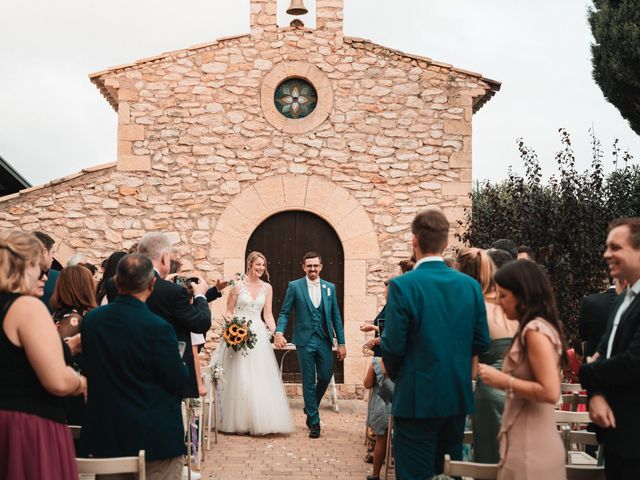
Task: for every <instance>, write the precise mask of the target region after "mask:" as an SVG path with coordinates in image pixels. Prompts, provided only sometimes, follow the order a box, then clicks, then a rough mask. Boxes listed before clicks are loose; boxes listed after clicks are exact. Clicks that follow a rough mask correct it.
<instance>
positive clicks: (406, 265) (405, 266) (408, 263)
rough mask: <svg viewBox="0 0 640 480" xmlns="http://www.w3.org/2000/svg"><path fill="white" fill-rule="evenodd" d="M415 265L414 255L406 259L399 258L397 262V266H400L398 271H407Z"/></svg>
mask: <svg viewBox="0 0 640 480" xmlns="http://www.w3.org/2000/svg"><path fill="white" fill-rule="evenodd" d="M415 265H416V259H415V257H413V256H412V257H411V258H407V259H406V260H400V262H398V267H400V273H407V272H410V271H411V270H413V267H415Z"/></svg>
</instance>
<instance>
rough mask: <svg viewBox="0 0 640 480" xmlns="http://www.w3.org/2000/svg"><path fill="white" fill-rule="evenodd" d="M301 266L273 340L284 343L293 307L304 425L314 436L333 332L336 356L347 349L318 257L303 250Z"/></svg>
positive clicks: (340, 357)
mask: <svg viewBox="0 0 640 480" xmlns="http://www.w3.org/2000/svg"><path fill="white" fill-rule="evenodd" d="M302 269H303V270H304V272H305V274H306V276H304V277H302V278H300V279H298V280H294V281H292V282H289V286H288V287H287V293H286V294H285V297H284V302H283V304H282V310H281V311H280V315H278V325H277V327H276V334H275V335H276V336H275V340H274V344H275V346H276V347H277V348H285V347H286V346H287V340H286V339H285V337H284V331H285V329H286V328H287V322H288V321H289V317H290V316H291V311H292V309H293V311H295V315H296V324H295V328H294V330H293V339H292V340H293V343H294V344H295V346H296V352H297V354H298V363H299V364H300V373H301V374H302V395H303V397H304V410H305V413H306V414H307V427H309V430H310V431H309V437H310V438H318V437H320V414H319V413H318V406H319V405H320V400H322V397H323V396H324V393H325V392H326V390H327V387H328V386H329V382H331V376H332V375H333V356H332V354H331V348H332V344H333V337H334V335H335V337H337V339H338V360H344V358H345V357H346V356H347V349H346V347H345V343H344V329H343V327H342V318H341V317H340V310H339V309H338V300H337V298H336V286H335V285H334V284H333V283H329V282H326V281H324V280H321V279H320V271H321V270H322V258H321V257H320V255H319V254H317V253H315V252H309V253H307V254H306V255H305V256H304V257H303V258H302Z"/></svg>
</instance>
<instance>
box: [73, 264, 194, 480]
mask: <svg viewBox="0 0 640 480" xmlns="http://www.w3.org/2000/svg"><path fill="white" fill-rule="evenodd" d="M115 278H116V280H115V281H116V286H117V288H118V291H119V293H120V295H118V297H117V298H116V299H115V300H114V301H113V302H111V303H109V304H108V305H105V306H103V307H99V308H95V309H93V310H91V311H90V312H89V313H87V315H86V316H85V318H84V321H83V322H82V327H81V328H82V329H81V332H82V347H83V352H84V364H85V371H86V373H87V377H88V378H89V395H88V403H87V408H86V413H85V418H84V422H83V425H82V433H81V435H80V453H81V455H82V456H93V457H125V456H134V455H137V454H138V451H139V450H144V451H145V460H146V466H145V467H146V475H147V478H148V479H151V480H155V479H158V480H159V479H162V480H180V478H181V477H182V463H183V455H184V453H185V446H184V427H183V425H182V415H181V411H180V403H181V392H182V390H183V388H184V384H185V381H186V380H187V376H188V373H187V368H186V366H185V365H184V363H183V362H182V359H181V358H180V353H179V349H178V339H177V337H176V334H175V331H174V329H173V328H172V326H171V325H169V324H168V323H167V322H166V321H165V320H164V319H162V318H161V317H159V316H158V315H155V314H153V313H152V312H151V311H150V309H149V307H148V306H147V304H146V303H145V301H146V300H147V299H148V298H149V296H150V295H151V294H152V292H153V289H154V284H155V282H156V281H157V280H156V278H155V276H154V271H153V265H152V263H151V261H150V260H149V258H147V257H146V256H144V255H140V254H137V253H133V254H129V255H126V256H125V257H123V258H122V260H120V262H119V263H118V267H117V273H116V277H115Z"/></svg>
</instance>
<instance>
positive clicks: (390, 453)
mask: <svg viewBox="0 0 640 480" xmlns="http://www.w3.org/2000/svg"><path fill="white" fill-rule="evenodd" d="M392 443H393V415H389V424H388V425H387V451H386V453H385V455H384V480H388V479H389V468H390V466H391V460H392V459H393V447H392Z"/></svg>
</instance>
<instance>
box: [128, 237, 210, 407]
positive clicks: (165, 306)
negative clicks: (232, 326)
mask: <svg viewBox="0 0 640 480" xmlns="http://www.w3.org/2000/svg"><path fill="white" fill-rule="evenodd" d="M138 252H139V253H142V254H144V255H146V256H148V257H149V258H150V259H151V262H152V263H153V267H154V269H155V271H156V282H155V285H154V287H153V292H152V293H151V296H149V299H148V300H147V305H148V306H149V309H150V310H151V311H152V312H153V313H155V314H156V315H159V316H161V317H162V318H164V319H165V320H166V321H167V322H169V323H170V324H171V325H172V326H173V328H174V329H175V331H176V335H177V336H178V341H180V342H184V343H185V346H186V347H185V350H184V357H183V358H184V363H185V364H186V365H187V369H188V371H189V379H188V380H187V383H186V384H185V387H184V389H183V391H182V397H183V398H198V397H199V395H200V394H199V393H198V380H197V378H196V370H195V359H194V357H193V349H192V346H191V333H192V332H193V333H202V334H206V333H207V331H208V330H209V328H211V311H210V310H209V304H208V302H207V298H206V293H207V289H208V287H207V284H206V282H205V280H204V278H202V277H198V278H199V282H198V283H192V284H191V286H192V287H193V293H194V297H193V301H191V298H190V297H189V293H188V292H187V290H186V289H185V288H183V287H181V286H180V285H178V284H177V283H173V282H169V281H167V280H165V279H164V278H165V277H166V276H167V275H168V274H169V266H170V263H171V242H170V241H169V238H168V237H167V236H166V235H164V234H163V233H159V232H149V233H146V234H145V235H144V236H143V237H142V239H141V240H140V243H139V244H138Z"/></svg>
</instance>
